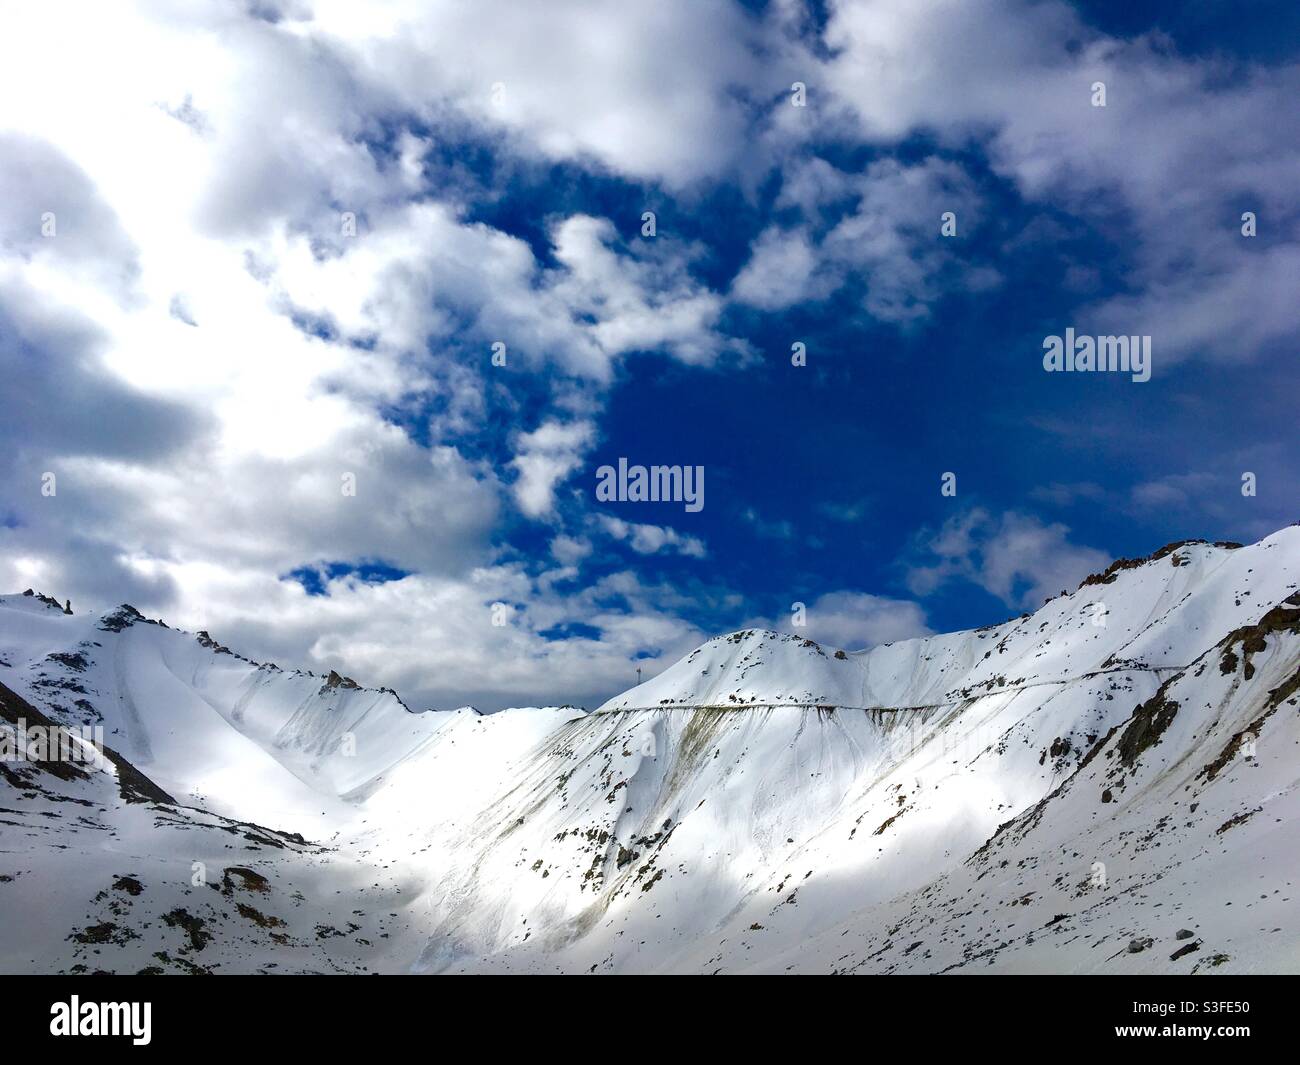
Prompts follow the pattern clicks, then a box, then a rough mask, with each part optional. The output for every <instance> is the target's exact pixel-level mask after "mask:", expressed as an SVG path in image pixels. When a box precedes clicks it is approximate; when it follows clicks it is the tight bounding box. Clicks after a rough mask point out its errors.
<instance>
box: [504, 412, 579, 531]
mask: <svg viewBox="0 0 1300 1065" xmlns="http://www.w3.org/2000/svg"><path fill="white" fill-rule="evenodd" d="M594 435H595V431H594V427H593V426H592V425H591V423H590V422H581V421H580V422H569V423H567V424H564V423H561V422H557V421H548V422H543V423H542V425H540V426H539V427H538V428H536V429H534V430H533V431H532V432H531V433H521V434H520V435H519V438H518V440H517V442H516V445H515V447H516V450H517V452H518V454H516V455H515V457H514V458H513V459H512V460H511V462H510V465H511V466H513V467H514V468H515V469H516V470H517V471H518V472H519V478H518V480H516V481H515V485H514V494H515V500H516V502H518V504H519V509H520V510H522V511H523V512H524V513H525V514H527V515H528V516H529V517H530V518H540V517H543V516H545V515H547V514H549V513H550V512H551V511H552V509H553V508H554V506H555V489H556V486H557V485H558V484H559V483H560V482H561V481H563V480H564V479H565V478H566V477H568V476H569V474H571V473H572V472H573V471H574V470H576V469H577V468H578V466H579V464H580V463H581V462H582V456H583V455H584V454H585V453H586V451H587V449H588V448H589V447H590V446H591V444H592V441H593V439H594Z"/></svg>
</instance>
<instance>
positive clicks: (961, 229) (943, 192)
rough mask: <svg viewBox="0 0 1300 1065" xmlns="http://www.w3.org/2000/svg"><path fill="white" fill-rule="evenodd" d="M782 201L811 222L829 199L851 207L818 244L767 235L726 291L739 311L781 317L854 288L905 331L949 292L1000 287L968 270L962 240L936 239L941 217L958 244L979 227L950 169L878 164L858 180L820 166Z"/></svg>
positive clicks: (796, 174)
mask: <svg viewBox="0 0 1300 1065" xmlns="http://www.w3.org/2000/svg"><path fill="white" fill-rule="evenodd" d="M819 162H821V161H820V160H819ZM810 175H811V176H810ZM782 196H783V197H785V198H788V202H791V203H799V204H800V205H801V206H802V207H803V208H804V210H805V211H807V212H809V213H810V214H813V215H814V216H815V215H817V214H819V213H820V211H819V209H820V207H821V206H822V204H823V203H825V202H826V201H827V200H830V199H841V200H848V201H850V202H851V203H852V204H853V209H852V210H851V211H849V212H848V213H847V214H846V215H845V216H844V217H843V218H841V219H840V220H839V221H838V222H837V223H836V224H835V225H834V226H833V227H832V228H831V229H830V230H829V231H828V232H825V233H823V234H822V235H821V236H820V237H818V238H815V237H814V236H813V235H812V233H811V232H810V229H809V227H808V226H800V227H796V228H793V229H782V228H780V227H776V226H774V227H770V228H768V229H766V230H764V231H763V232H762V233H761V234H760V235H759V237H758V239H757V240H755V242H754V245H753V247H752V248H751V251H750V259H749V261H748V262H747V263H746V264H745V266H744V267H743V268H742V269H741V271H740V273H739V274H738V275H737V276H736V279H735V281H734V282H733V285H732V296H733V298H735V299H738V300H740V301H741V302H743V303H747V304H750V305H751V306H755V307H760V308H763V309H765V310H780V309H784V308H786V307H789V306H792V305H794V304H796V303H800V302H804V301H817V300H822V299H825V298H826V297H828V296H830V295H831V294H832V293H834V292H835V291H836V290H838V289H839V288H841V287H842V286H843V285H845V284H846V283H848V282H850V281H853V280H859V281H861V282H862V284H863V287H864V291H863V296H862V300H863V306H864V308H865V309H866V310H867V312H868V313H869V314H871V315H872V316H873V317H875V318H877V319H879V320H880V321H884V322H891V323H894V324H897V325H902V326H906V325H908V324H909V323H913V322H917V321H920V320H922V319H924V318H926V317H928V316H929V314H930V308H931V306H932V305H933V304H934V303H936V302H937V301H938V300H939V299H940V298H941V297H942V296H943V295H944V294H945V293H946V292H948V291H951V290H968V291H982V290H985V289H988V288H991V287H992V286H994V285H996V284H997V283H998V281H999V277H998V275H997V274H996V272H994V271H992V270H990V269H989V268H987V267H973V266H970V265H968V264H966V263H964V262H963V261H962V259H961V258H960V257H959V255H958V254H957V251H956V249H957V248H959V247H960V242H959V241H957V240H956V239H955V238H945V237H943V236H941V234H940V223H941V216H942V215H943V214H944V212H947V211H951V212H953V213H954V214H955V215H956V216H957V225H958V233H959V234H961V235H962V237H963V239H964V238H965V237H967V236H969V235H970V234H971V233H972V232H975V231H976V230H977V227H978V224H979V215H980V209H979V200H978V196H977V195H976V192H975V189H974V185H973V183H972V182H971V180H970V179H969V177H967V175H966V174H965V173H964V172H963V171H962V169H961V168H960V167H959V166H957V165H956V164H954V163H951V162H948V161H945V160H942V159H938V158H929V159H925V160H923V161H922V162H920V163H915V164H910V165H905V164H902V163H899V162H898V161H896V160H893V159H883V160H880V161H878V162H876V163H873V164H872V165H871V166H869V167H868V168H867V169H866V170H865V171H864V172H863V173H861V174H858V175H849V174H845V173H842V172H840V171H836V170H834V169H833V168H832V167H830V166H829V164H825V163H824V162H823V164H822V166H821V167H820V168H816V169H814V168H812V167H810V166H808V165H803V166H801V167H798V168H796V169H795V170H794V171H793V173H792V176H791V178H790V179H789V183H788V187H787V188H786V189H785V190H784V191H783V193H782Z"/></svg>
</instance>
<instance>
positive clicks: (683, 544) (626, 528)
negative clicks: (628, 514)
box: [598, 515, 708, 558]
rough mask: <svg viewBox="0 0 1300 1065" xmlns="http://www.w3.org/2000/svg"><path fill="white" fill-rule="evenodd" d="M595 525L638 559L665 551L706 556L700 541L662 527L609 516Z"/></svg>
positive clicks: (697, 556)
mask: <svg viewBox="0 0 1300 1065" xmlns="http://www.w3.org/2000/svg"><path fill="white" fill-rule="evenodd" d="M598 522H599V524H600V527H601V528H602V529H603V530H604V531H605V532H606V533H607V534H608V535H609V536H610V537H612V538H613V539H615V540H618V541H621V542H623V541H625V542H626V543H627V544H628V545H629V546H630V547H631V548H632V550H633V551H635V552H636V553H637V554H639V555H653V554H657V553H658V552H660V551H668V552H673V553H676V554H679V555H686V556H687V557H689V558H703V557H704V556H705V555H706V554H707V553H708V552H707V550H706V549H705V546H704V541H703V540H701V539H700V538H699V537H698V536H689V535H687V534H685V533H679V532H678V531H677V530H676V529H673V528H670V527H669V526H666V525H647V524H643V523H638V522H628V521H623V520H622V519H621V518H614V517H610V516H609V515H601V516H600V517H599V519H598Z"/></svg>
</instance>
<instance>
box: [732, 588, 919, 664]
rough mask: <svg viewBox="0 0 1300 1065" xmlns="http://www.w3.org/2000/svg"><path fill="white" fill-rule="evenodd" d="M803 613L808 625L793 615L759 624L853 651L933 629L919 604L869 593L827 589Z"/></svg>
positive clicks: (906, 638) (910, 636)
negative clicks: (926, 620)
mask: <svg viewBox="0 0 1300 1065" xmlns="http://www.w3.org/2000/svg"><path fill="white" fill-rule="evenodd" d="M803 616H804V624H802V625H798V626H796V625H795V624H794V621H793V615H786V616H784V617H779V618H777V619H776V620H774V621H759V622H757V624H758V625H760V626H762V627H764V628H773V629H776V630H777V631H779V632H789V633H793V634H794V635H796V636H804V637H806V638H808V639H810V640H816V641H817V642H818V643H825V644H829V645H831V646H832V647H844V648H847V649H849V650H863V649H865V648H868V647H874V646H875V645H876V644H882V643H895V642H896V641H898V640H908V639H911V638H912V637H914V636H928V635H930V634H931V633H932V632H933V630H932V629H931V628H930V627H929V626H928V625H926V623H925V611H924V610H923V609H922V608H921V606H920V605H919V604H917V603H914V602H912V601H910V600H907V599H891V598H889V597H888V596H881V595H870V594H868V593H866V592H850V591H836V592H827V593H826V594H825V595H822V596H819V597H818V598H816V599H814V600H812V601H811V602H809V603H805V604H804V615H803Z"/></svg>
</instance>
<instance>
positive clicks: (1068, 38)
mask: <svg viewBox="0 0 1300 1065" xmlns="http://www.w3.org/2000/svg"><path fill="white" fill-rule="evenodd" d="M825 41H826V44H827V45H828V47H829V48H830V49H831V52H832V56H831V58H830V59H829V60H828V61H827V62H826V64H825V66H824V67H823V68H822V73H823V74H824V76H825V77H826V78H827V80H828V83H829V89H830V91H831V93H832V94H833V96H834V97H835V100H836V103H837V108H836V109H835V110H836V112H837V114H838V115H839V116H840V117H842V118H844V117H847V120H848V121H851V122H852V123H853V124H855V125H856V128H857V129H858V130H859V132H860V133H861V135H863V136H864V137H866V138H867V139H869V140H871V141H873V142H875V143H878V144H893V143H896V142H898V141H900V140H902V139H903V138H905V137H906V136H908V135H909V134H910V133H912V132H914V131H924V132H926V133H927V134H929V135H930V136H933V137H936V138H937V139H938V140H939V141H940V142H941V143H943V144H946V145H948V146H952V147H962V146H967V145H969V144H971V143H980V144H982V145H983V146H984V148H985V149H986V151H987V154H988V160H989V165H990V166H991V167H992V168H993V169H994V171H995V172H997V173H999V174H1001V175H1003V176H1004V177H1006V178H1008V179H1009V180H1011V181H1012V182H1014V184H1015V185H1016V187H1017V188H1018V189H1019V191H1020V192H1021V194H1022V195H1024V196H1026V197H1027V198H1029V199H1030V200H1031V201H1037V202H1040V203H1044V204H1050V205H1051V206H1052V207H1053V208H1055V209H1057V210H1062V209H1064V210H1069V211H1072V212H1075V213H1077V214H1079V215H1080V216H1081V217H1085V218H1089V219H1091V220H1092V221H1094V222H1095V223H1096V224H1097V225H1098V226H1100V227H1101V228H1102V229H1103V231H1104V232H1105V233H1106V234H1107V236H1108V237H1109V238H1110V239H1111V240H1113V241H1115V242H1116V244H1117V246H1119V247H1121V248H1124V253H1125V254H1127V255H1128V256H1129V257H1130V263H1129V269H1128V282H1129V284H1130V285H1131V286H1132V292H1131V293H1129V294H1125V295H1122V296H1118V297H1113V298H1110V299H1106V300H1103V301H1100V302H1098V303H1095V304H1093V305H1090V306H1088V307H1086V308H1083V309H1082V311H1081V321H1080V323H1079V324H1080V325H1081V327H1082V325H1083V323H1084V322H1087V323H1088V325H1089V327H1091V326H1092V325H1094V324H1095V326H1096V328H1095V331H1096V332H1111V331H1113V332H1119V333H1125V334H1129V333H1145V334H1151V335H1152V336H1153V337H1155V344H1156V350H1157V351H1158V352H1159V354H1158V355H1157V356H1156V357H1157V358H1160V359H1162V360H1164V361H1165V363H1166V364H1168V363H1170V362H1176V361H1179V360H1182V359H1185V358H1189V357H1193V356H1195V357H1200V358H1209V359H1215V360H1224V361H1240V360H1243V359H1247V358H1251V357H1256V356H1258V355H1259V354H1261V353H1262V352H1268V351H1271V350H1272V349H1273V348H1274V347H1276V345H1277V344H1278V343H1279V342H1281V341H1282V340H1283V338H1285V337H1286V336H1287V335H1288V334H1291V333H1294V332H1295V329H1296V327H1297V326H1298V325H1300V308H1298V307H1297V304H1296V301H1295V300H1287V299H1286V298H1285V297H1284V296H1283V295H1282V293H1281V290H1280V289H1279V285H1282V286H1284V285H1285V282H1284V281H1282V279H1283V278H1288V277H1290V278H1295V277H1296V276H1300V273H1298V272H1297V267H1298V263H1297V259H1296V252H1295V250H1294V247H1295V240H1296V236H1297V233H1298V232H1300V207H1297V205H1296V203H1295V199H1294V196H1293V195H1292V187H1293V184H1294V182H1293V181H1292V180H1291V179H1290V178H1289V177H1288V176H1287V175H1288V174H1293V173H1294V171H1295V168H1296V166H1297V165H1300V147H1298V146H1300V115H1298V114H1297V112H1296V109H1295V108H1294V107H1292V106H1290V104H1289V101H1290V100H1293V99H1294V97H1295V94H1296V92H1297V90H1298V89H1300V65H1298V64H1295V63H1289V64H1283V65H1278V66H1271V67H1269V68H1268V69H1252V68H1249V67H1247V68H1245V69H1244V70H1242V69H1240V68H1238V67H1234V66H1233V65H1232V64H1230V63H1229V62H1228V61H1226V60H1218V59H1201V58H1196V59H1189V58H1184V57H1181V56H1179V55H1178V54H1177V53H1176V52H1175V51H1174V50H1173V49H1172V48H1171V47H1170V46H1169V42H1168V41H1166V40H1163V39H1161V38H1160V37H1159V36H1158V35H1145V36H1141V37H1137V38H1135V39H1132V40H1121V39H1118V38H1115V37H1111V36H1107V35H1106V34H1103V33H1100V32H1098V31H1096V30H1093V29H1091V28H1090V27H1088V26H1087V25H1085V24H1084V22H1083V20H1082V19H1081V18H1080V16H1079V14H1078V13H1077V12H1076V11H1075V10H1074V9H1073V8H1072V7H1070V6H1069V5H1067V4H1065V3H1060V2H1052V0H1049V2H1046V3H1031V2H1028V0H1013V2H1007V0H976V2H973V3H972V2H966V0H944V2H941V3H933V4H913V3H910V2H908V0H882V2H876V3H870V4H864V3H839V4H836V5H835V7H834V9H833V12H832V14H831V17H830V19H829V21H828V24H827V27H826V32H825ZM1096 82H1102V83H1104V84H1105V86H1106V91H1107V95H1106V106H1105V107H1094V106H1092V92H1093V90H1092V86H1093V85H1094V84H1095V83H1096ZM1170 190H1177V194H1176V195H1171V194H1170ZM1116 198H1118V201H1119V202H1120V203H1122V204H1123V208H1124V209H1123V210H1122V211H1117V210H1116ZM1246 210H1252V211H1256V212H1258V213H1259V217H1260V218H1263V217H1267V218H1268V219H1269V222H1268V226H1267V229H1268V230H1269V231H1270V232H1271V234H1272V237H1271V239H1269V238H1266V239H1264V240H1260V239H1259V238H1255V240H1254V241H1252V240H1251V239H1249V238H1243V237H1242V235H1241V234H1240V231H1239V229H1240V225H1241V220H1240V214H1241V212H1243V211H1246ZM1125 241H1127V242H1128V243H1127V247H1125Z"/></svg>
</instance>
